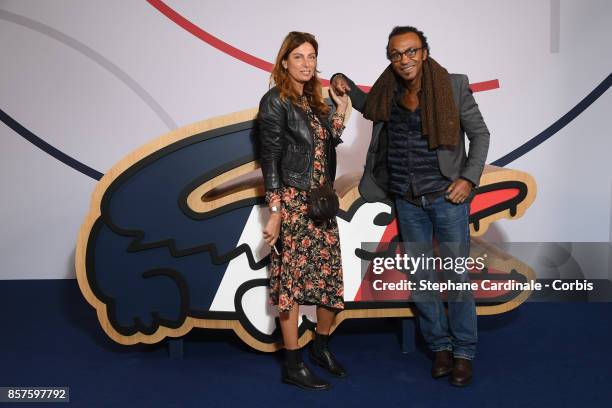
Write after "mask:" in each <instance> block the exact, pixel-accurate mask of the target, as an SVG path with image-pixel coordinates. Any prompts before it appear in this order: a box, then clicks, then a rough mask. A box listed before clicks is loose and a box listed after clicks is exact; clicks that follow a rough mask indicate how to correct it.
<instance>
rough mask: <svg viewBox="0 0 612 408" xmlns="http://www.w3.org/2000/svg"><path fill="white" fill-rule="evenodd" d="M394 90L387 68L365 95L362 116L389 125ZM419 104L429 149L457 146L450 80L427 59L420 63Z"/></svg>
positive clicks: (434, 62)
mask: <svg viewBox="0 0 612 408" xmlns="http://www.w3.org/2000/svg"><path fill="white" fill-rule="evenodd" d="M396 86H397V77H396V75H395V73H394V72H393V68H392V67H391V64H389V66H388V67H387V68H386V69H385V70H384V71H383V73H382V74H381V75H380V77H378V79H377V80H376V82H375V83H374V86H372V89H371V90H370V92H369V93H368V97H367V99H366V103H365V109H364V114H363V116H364V117H365V118H366V119H369V120H372V121H375V122H376V121H385V122H388V121H389V118H390V117H391V102H392V100H393V95H394V92H395V89H396ZM419 103H420V106H421V122H422V126H423V135H425V136H427V138H428V141H429V143H428V144H429V148H430V149H436V148H437V147H438V146H445V147H451V148H452V147H454V146H457V144H458V143H459V113H458V112H457V106H456V105H455V100H454V99H453V90H452V87H451V83H450V76H449V74H448V71H447V70H446V68H444V67H442V66H441V65H440V64H438V63H437V62H436V61H435V60H434V59H432V58H427V59H426V60H425V61H424V62H423V77H422V84H421V90H420V91H419Z"/></svg>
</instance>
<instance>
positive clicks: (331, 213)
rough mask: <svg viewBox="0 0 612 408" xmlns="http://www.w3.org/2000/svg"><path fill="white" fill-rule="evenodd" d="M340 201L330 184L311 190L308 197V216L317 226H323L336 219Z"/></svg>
mask: <svg viewBox="0 0 612 408" xmlns="http://www.w3.org/2000/svg"><path fill="white" fill-rule="evenodd" d="M339 209H340V200H339V199H338V196H337V195H336V192H335V191H334V189H333V188H332V187H331V186H330V185H329V184H324V185H322V186H320V187H317V188H313V189H311V190H310V195H309V196H308V216H309V217H310V219H312V220H313V221H314V222H315V223H316V224H322V223H324V222H327V221H329V220H331V219H333V218H335V217H336V215H337V214H338V210H339Z"/></svg>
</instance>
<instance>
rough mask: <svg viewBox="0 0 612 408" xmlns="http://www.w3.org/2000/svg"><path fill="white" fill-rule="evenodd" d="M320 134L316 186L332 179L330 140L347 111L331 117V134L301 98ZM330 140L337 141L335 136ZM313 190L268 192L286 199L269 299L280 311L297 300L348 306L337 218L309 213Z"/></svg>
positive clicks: (313, 181)
mask: <svg viewBox="0 0 612 408" xmlns="http://www.w3.org/2000/svg"><path fill="white" fill-rule="evenodd" d="M300 104H301V105H300V106H301V108H302V109H303V110H304V111H305V112H306V114H307V116H308V118H309V122H310V126H311V129H312V131H313V132H312V133H313V135H314V136H315V137H314V138H315V140H314V143H315V146H314V147H315V149H314V162H313V171H312V179H311V183H310V184H311V187H316V186H319V185H323V184H325V183H327V182H328V180H327V178H328V173H327V157H326V155H325V143H326V140H327V139H328V138H330V137H333V138H339V137H340V136H341V134H342V131H343V130H344V126H343V123H344V115H340V114H334V115H333V116H332V123H331V125H332V126H331V128H332V133H333V134H332V135H329V132H328V131H327V129H326V128H325V126H322V125H321V122H320V121H319V119H318V118H317V116H316V115H314V114H313V112H312V110H311V108H310V106H309V105H308V102H307V100H306V98H302V99H300ZM329 143H332V141H331V140H330V141H329ZM308 194H309V192H308V191H304V190H300V189H297V188H295V187H291V186H285V187H281V188H280V189H278V190H275V191H273V192H272V191H271V192H267V193H266V200H267V201H268V202H270V201H275V200H280V202H281V231H280V236H279V238H278V239H279V240H281V245H280V246H281V252H280V255H278V254H276V252H275V251H274V250H272V251H271V253H270V302H271V303H272V304H274V305H278V310H279V311H280V312H287V311H290V310H291V309H292V308H293V306H294V305H295V304H298V305H321V306H326V307H329V308H333V309H343V308H344V301H343V296H344V284H343V281H342V259H341V256H340V240H339V235H338V222H337V221H336V219H335V218H334V219H333V220H331V221H329V222H326V223H323V224H320V225H317V224H315V223H314V222H313V221H312V220H311V219H310V218H309V217H308V210H307V209H308V206H307V203H308Z"/></svg>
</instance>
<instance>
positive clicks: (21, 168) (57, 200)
mask: <svg viewBox="0 0 612 408" xmlns="http://www.w3.org/2000/svg"><path fill="white" fill-rule="evenodd" d="M165 4H166V5H168V6H169V7H171V8H172V9H173V10H174V11H176V12H177V13H179V14H180V15H181V16H183V17H184V18H186V19H188V20H190V21H191V22H192V23H194V24H195V25H197V26H199V27H200V28H201V29H203V30H205V31H206V32H208V33H210V34H212V35H214V36H216V37H218V38H220V39H221V40H223V41H225V42H226V43H228V44H230V45H232V46H234V47H236V48H238V49H240V50H243V51H245V52H247V53H249V54H252V55H254V56H257V57H259V58H261V59H263V60H266V61H269V62H273V61H274V58H275V56H276V52H277V50H278V48H279V46H280V43H281V41H282V39H283V37H284V36H285V35H286V34H287V32H289V31H292V30H300V31H309V32H312V33H314V34H315V35H316V37H317V39H318V40H319V43H320V53H319V69H320V71H321V76H322V77H323V78H329V77H330V76H331V75H332V74H333V73H334V72H337V71H342V72H345V73H347V74H349V75H350V76H351V77H352V78H353V79H354V80H355V81H356V82H358V83H360V84H365V85H371V84H372V83H373V82H374V81H375V80H376V78H377V77H378V75H379V74H380V72H381V71H382V70H383V69H384V67H385V66H386V64H387V61H386V60H385V57H384V47H385V45H386V39H387V35H388V33H389V31H390V30H391V28H392V27H393V26H395V25H415V26H417V27H419V28H420V29H422V30H423V31H424V32H425V34H426V35H427V36H428V39H429V43H430V46H431V55H432V57H434V58H435V59H436V60H437V61H438V62H440V63H441V64H442V65H444V66H446V67H447V68H448V70H449V71H450V72H460V73H465V74H467V75H468V76H469V78H470V81H471V82H473V83H474V82H482V81H488V80H493V79H498V80H499V83H500V87H499V88H498V89H494V90H489V91H485V92H480V93H477V94H476V99H477V101H478V103H479V105H480V108H481V111H482V112H483V115H484V117H485V120H486V122H487V124H488V126H489V129H490V130H491V149H490V152H489V159H488V162H491V161H494V160H495V159H498V158H500V157H501V156H503V155H505V154H506V153H508V152H510V151H512V150H513V149H515V148H517V147H518V146H520V145H521V144H523V143H524V142H526V141H528V140H529V139H531V138H533V137H534V136H536V135H537V134H539V133H540V132H541V131H543V130H544V129H546V128H548V127H549V126H550V125H551V124H553V123H554V122H555V121H556V120H558V119H559V118H560V117H561V116H563V115H564V114H565V113H567V112H568V111H569V110H570V109H571V108H573V107H574V106H575V105H576V104H578V103H579V102H580V101H581V100H582V99H583V98H584V97H585V96H586V95H587V94H589V92H591V91H592V90H593V89H594V88H595V87H596V86H597V85H599V84H600V83H601V82H602V81H603V80H604V79H605V78H606V77H607V76H608V75H610V73H611V71H612V70H611V68H612V51H610V46H609V43H608V42H609V39H610V38H612V25H610V21H612V2H610V1H608V0H587V1H571V0H536V1H527V0H518V1H517V0H513V1H501V0H500V1H487V0H475V1H464V2H461V1H451V0H444V1H442V0H441V1H436V2H424V1H407V0H402V1H389V0H379V1H375V2H371V1H370V2H366V1H360V2H348V3H347V2H333V3H330V2H325V1H317V0H312V1H310V2H308V3H307V6H305V5H304V3H299V2H295V3H293V2H287V1H246V0H240V1H233V2H231V5H230V4H229V3H228V2H203V1H195V0H193V1H188V0H184V1H171V0H167V1H165ZM0 55H1V56H2V57H1V58H0V61H1V62H0V66H1V72H2V75H0V109H2V110H3V111H4V112H5V113H6V114H7V115H8V116H10V117H11V118H13V119H14V120H16V121H17V122H19V123H20V124H21V125H23V126H24V127H25V128H27V129H28V130H30V131H31V132H33V133H34V134H36V135H37V136H39V137H40V138H41V139H43V140H44V141H46V142H48V143H49V144H51V145H52V146H54V147H56V148H57V149H59V150H61V151H62V152H64V153H66V154H67V155H69V156H71V157H73V158H75V159H77V160H79V161H80V162H82V163H84V164H86V165H87V166H89V167H91V168H93V169H96V170H98V171H100V172H102V173H103V172H105V171H106V170H108V169H109V168H110V167H111V166H112V165H113V164H114V163H115V162H117V161H118V160H119V159H121V158H122V157H123V156H125V155H126V154H127V153H129V152H130V151H132V150H133V149H135V148H137V147H138V146H140V145H142V144H144V143H146V142H147V141H149V140H151V139H153V138H155V137H157V136H159V135H161V134H164V133H166V132H168V131H169V130H172V129H174V128H176V127H181V126H184V125H188V124H190V123H193V122H196V121H200V120H202V119H206V118H209V117H213V116H217V115H223V114H227V113H231V112H234V111H239V110H243V109H247V108H253V107H256V106H257V103H258V101H259V98H260V97H261V95H262V94H263V93H264V92H265V91H266V90H267V89H268V79H269V73H268V72H265V71H263V70H261V69H258V68H256V67H253V66H252V65H249V64H247V63H244V62H242V61H240V60H238V59H236V58H234V57H232V56H229V55H227V54H225V53H223V52H221V51H219V50H218V49H215V48H213V47H211V46H210V45H209V44H207V43H205V42H204V41H202V40H201V39H200V38H197V37H196V36H194V35H192V34H190V33H189V32H187V31H186V30H184V29H183V28H181V27H180V26H178V25H177V24H176V23H175V22H174V21H172V20H171V19H169V18H167V17H166V16H164V15H163V14H162V13H160V11H158V10H157V9H156V8H155V7H153V6H152V4H150V3H149V2H147V1H144V0H142V1H140V0H130V1H121V0H105V1H102V0H98V1H81V0H54V1H50V0H49V1H42V0H37V1H35V0H0ZM611 113H612V91H610V90H608V91H607V92H605V93H604V94H603V95H602V96H601V97H600V98H599V99H598V100H597V101H595V102H594V103H593V104H592V105H591V106H590V107H589V108H588V109H586V110H585V111H584V112H583V113H582V114H580V115H579V116H578V117H577V118H575V119H574V120H573V121H572V122H570V123H569V124H568V125H567V126H566V127H564V128H563V129H562V130H561V131H559V132H558V133H556V134H555V135H554V136H553V137H552V138H550V139H549V140H547V141H546V142H544V143H543V144H542V145H540V146H539V147H537V148H536V149H534V150H532V151H530V152H529V153H527V154H525V155H524V156H522V157H520V158H519V159H518V160H516V161H514V162H513V163H511V164H510V165H508V166H507V167H510V168H516V169H520V170H523V171H526V172H529V173H530V174H532V175H533V176H534V177H535V179H536V181H537V183H538V196H537V199H536V201H535V203H534V204H533V206H532V207H531V208H530V209H529V210H528V211H527V213H526V215H525V216H524V217H523V218H522V219H520V220H516V221H507V220H502V221H499V222H497V223H496V224H495V227H494V228H493V229H492V230H491V232H490V233H491V234H494V235H495V236H496V237H501V238H503V239H506V240H512V241H606V242H608V241H610V234H611V232H610V225H611V223H612V221H611V219H610V217H611V213H612V210H611V208H612V205H611V202H612V197H611V196H612V160H610V151H611V150H612V141H611V139H610V125H609V123H610V122H609V118H610V114H611ZM370 130H371V126H370V124H369V123H368V122H367V121H365V120H363V119H362V118H361V117H360V115H359V114H358V113H357V112H354V114H353V117H352V118H351V121H350V123H349V124H348V127H347V131H346V133H345V136H344V137H343V139H344V140H345V143H344V144H343V145H341V149H340V156H339V162H340V163H339V165H340V168H339V174H343V173H345V172H348V171H358V170H361V168H362V166H363V162H364V157H365V149H366V148H367V144H368V142H369V136H370ZM0 140H1V150H0V180H1V181H0V183H1V186H2V204H1V206H0V217H1V223H2V224H1V225H2V228H1V230H0V231H1V232H0V263H1V264H0V279H49V278H73V277H74V267H73V257H74V246H75V241H76V237H77V232H78V229H79V226H80V224H81V221H82V220H83V218H84V216H85V214H86V212H87V210H88V206H89V200H90V194H91V192H92V191H93V188H94V185H95V183H96V181H95V180H94V179H92V178H91V177H89V176H87V175H84V174H82V173H80V172H78V171H76V170H74V169H72V168H70V167H68V166H66V165H65V164H63V163H62V162H60V161H58V160H57V159H55V158H54V157H52V156H50V155H49V154H47V153H45V152H43V151H42V150H40V149H39V148H37V147H36V146H34V145H33V144H31V143H30V142H29V141H27V140H25V139H24V138H23V137H22V136H20V135H19V134H18V133H16V132H15V131H13V130H12V129H11V128H10V127H8V126H6V125H5V124H0Z"/></svg>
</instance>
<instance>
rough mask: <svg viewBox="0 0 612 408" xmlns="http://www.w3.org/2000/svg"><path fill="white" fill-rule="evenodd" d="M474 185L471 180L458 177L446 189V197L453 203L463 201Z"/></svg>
mask: <svg viewBox="0 0 612 408" xmlns="http://www.w3.org/2000/svg"><path fill="white" fill-rule="evenodd" d="M472 188H474V185H473V184H472V182H471V181H467V180H466V179H462V178H458V179H457V180H455V181H453V182H452V183H451V185H450V186H448V188H447V189H446V199H447V200H449V201H450V202H452V203H455V204H461V203H463V202H464V201H465V200H466V199H467V198H468V197H469V195H470V193H471V192H472Z"/></svg>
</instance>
